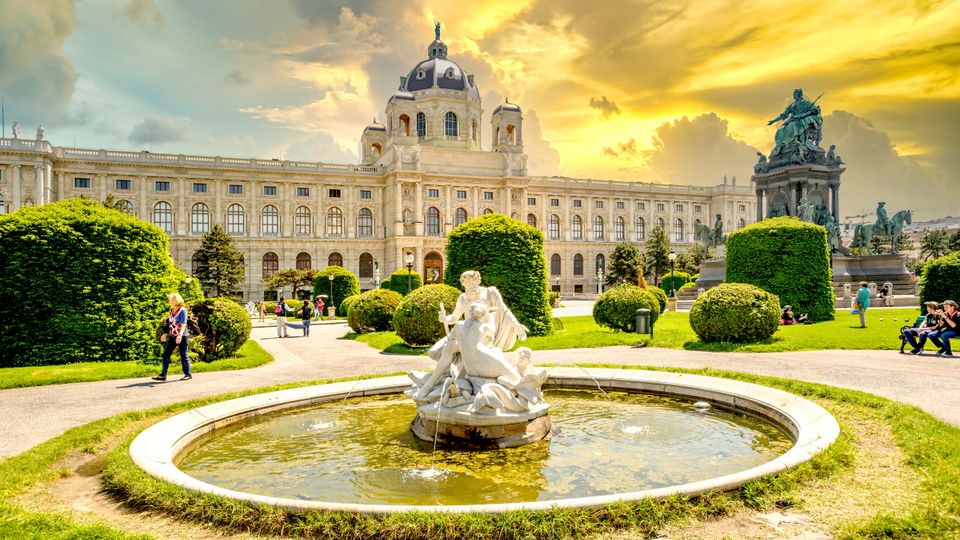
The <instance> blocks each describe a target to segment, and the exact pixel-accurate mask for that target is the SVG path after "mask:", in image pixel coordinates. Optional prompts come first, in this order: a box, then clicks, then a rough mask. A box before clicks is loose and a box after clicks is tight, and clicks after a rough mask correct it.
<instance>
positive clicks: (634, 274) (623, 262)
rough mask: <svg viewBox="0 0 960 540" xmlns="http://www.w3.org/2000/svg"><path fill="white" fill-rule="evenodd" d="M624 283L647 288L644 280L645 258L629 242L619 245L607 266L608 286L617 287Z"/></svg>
mask: <svg viewBox="0 0 960 540" xmlns="http://www.w3.org/2000/svg"><path fill="white" fill-rule="evenodd" d="M623 283H627V284H630V285H639V286H641V287H646V286H647V282H646V281H645V280H644V279H643V256H642V255H640V250H638V249H637V246H635V245H633V244H631V243H629V242H620V243H619V244H617V247H616V248H614V249H613V253H612V254H611V255H610V263H609V264H607V279H606V284H607V286H608V287H615V286H617V285H621V284H623Z"/></svg>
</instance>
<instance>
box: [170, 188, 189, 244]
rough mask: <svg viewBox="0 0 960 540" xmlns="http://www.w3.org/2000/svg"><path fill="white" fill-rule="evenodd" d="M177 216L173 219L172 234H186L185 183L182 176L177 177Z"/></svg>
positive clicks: (187, 231)
mask: <svg viewBox="0 0 960 540" xmlns="http://www.w3.org/2000/svg"><path fill="white" fill-rule="evenodd" d="M176 186H177V215H176V219H174V227H173V234H188V233H189V230H188V229H187V209H186V205H187V194H186V191H187V181H186V179H184V178H183V177H182V176H179V177H177V182H176Z"/></svg>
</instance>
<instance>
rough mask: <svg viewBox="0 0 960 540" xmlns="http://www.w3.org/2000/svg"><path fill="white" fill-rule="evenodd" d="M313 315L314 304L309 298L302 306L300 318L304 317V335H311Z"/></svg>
mask: <svg viewBox="0 0 960 540" xmlns="http://www.w3.org/2000/svg"><path fill="white" fill-rule="evenodd" d="M312 317H313V304H312V303H310V299H309V298H308V299H307V300H305V301H304V302H303V307H302V308H300V318H301V319H303V337H310V319H311V318H312Z"/></svg>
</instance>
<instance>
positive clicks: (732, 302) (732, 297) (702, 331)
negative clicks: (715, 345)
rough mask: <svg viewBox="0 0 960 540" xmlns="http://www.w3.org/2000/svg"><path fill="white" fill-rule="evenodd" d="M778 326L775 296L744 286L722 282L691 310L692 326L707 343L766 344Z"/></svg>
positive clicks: (777, 307)
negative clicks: (766, 340) (762, 342)
mask: <svg viewBox="0 0 960 540" xmlns="http://www.w3.org/2000/svg"><path fill="white" fill-rule="evenodd" d="M779 324H780V300H779V299H778V298H777V297H776V295H773V294H770V293H768V292H767V291H764V290H763V289H761V288H759V287H754V286H753V285H747V284H744V283H721V284H720V285H717V286H716V287H713V288H712V289H710V290H708V291H706V292H704V293H703V294H701V295H700V297H699V298H697V300H696V302H694V303H693V307H692V308H690V326H691V328H693V331H694V332H696V334H697V335H698V336H700V339H701V340H703V341H705V342H707V343H712V342H718V341H721V342H730V343H754V342H757V341H763V340H765V339H769V338H770V336H772V335H773V333H774V332H776V331H777V326H778V325H779Z"/></svg>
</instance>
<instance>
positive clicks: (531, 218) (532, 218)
mask: <svg viewBox="0 0 960 540" xmlns="http://www.w3.org/2000/svg"><path fill="white" fill-rule="evenodd" d="M527 225H529V226H531V227H536V226H537V216H536V215H534V214H527Z"/></svg>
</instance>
